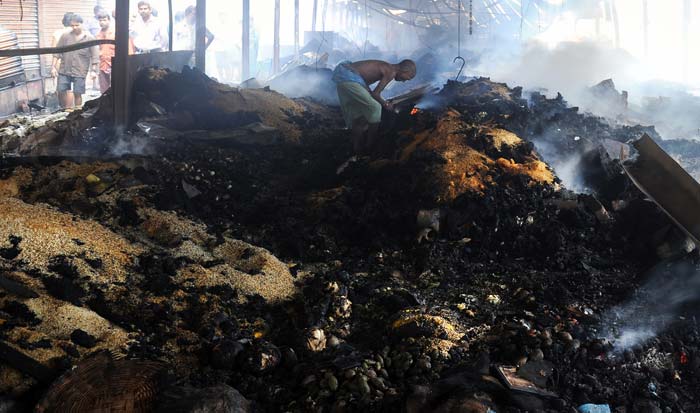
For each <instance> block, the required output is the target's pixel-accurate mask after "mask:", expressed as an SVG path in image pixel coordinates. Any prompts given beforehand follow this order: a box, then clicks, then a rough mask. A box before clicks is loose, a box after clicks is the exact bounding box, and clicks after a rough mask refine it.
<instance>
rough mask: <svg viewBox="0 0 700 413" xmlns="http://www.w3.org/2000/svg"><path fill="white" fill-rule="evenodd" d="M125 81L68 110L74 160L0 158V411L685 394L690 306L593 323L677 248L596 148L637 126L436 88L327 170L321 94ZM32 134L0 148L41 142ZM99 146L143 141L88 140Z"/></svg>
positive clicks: (353, 406)
mask: <svg viewBox="0 0 700 413" xmlns="http://www.w3.org/2000/svg"><path fill="white" fill-rule="evenodd" d="M135 95H136V96H138V99H140V100H141V104H140V105H139V106H137V107H138V108H139V109H137V112H136V113H135V114H134V122H135V127H134V129H133V130H131V131H129V133H127V134H122V135H119V136H117V135H116V134H114V133H112V132H110V131H109V128H108V126H107V124H105V123H104V122H106V121H107V120H106V119H105V118H104V117H100V116H95V115H96V114H97V113H100V110H99V109H100V107H99V104H98V106H95V107H93V108H92V109H88V110H86V111H85V112H76V113H77V114H76V115H74V116H77V117H81V118H82V117H83V116H84V117H85V118H86V119H88V120H89V125H90V126H89V127H87V129H86V128H82V126H81V128H80V129H79V130H78V132H79V133H78V135H80V133H83V134H84V133H86V131H89V130H90V128H97V129H98V130H99V133H94V134H93V135H91V136H99V138H95V139H94V140H93V142H95V143H96V145H95V146H91V148H94V149H95V150H94V151H85V152H84V153H83V157H82V158H80V159H75V158H66V157H62V156H57V155H59V154H60V150H61V149H62V148H65V146H64V145H68V146H70V147H75V146H74V145H73V143H74V142H75V141H73V143H71V144H69V143H68V142H66V141H65V140H60V139H58V140H50V141H42V142H44V143H43V144H42V145H44V144H45V145H44V147H45V146H47V145H48V146H51V147H53V149H52V151H53V154H54V156H51V157H36V156H32V157H27V156H15V157H8V158H3V165H2V168H1V169H0V257H1V258H0V292H1V294H0V350H2V351H0V377H2V379H1V380H0V389H2V391H3V393H4V394H6V395H7V398H5V399H3V400H2V401H0V403H3V404H2V406H3V408H4V407H5V405H7V406H17V405H21V406H24V407H25V408H31V407H32V406H38V407H37V409H38V411H60V410H62V409H65V408H70V407H73V408H79V409H82V410H83V411H84V410H86V409H89V408H93V409H97V408H102V409H104V408H106V407H114V406H116V405H118V404H119V403H124V401H125V400H126V401H128V403H131V404H130V406H133V409H132V410H129V411H152V410H155V411H172V406H178V407H181V410H178V411H204V410H206V411H253V409H258V411H299V412H302V411H334V412H341V411H357V410H359V409H364V410H368V411H409V412H423V411H479V412H487V411H499V412H500V411H504V412H517V411H523V412H524V411H538V410H539V411H552V412H561V411H571V410H572V409H576V408H584V409H585V408H586V407H583V406H585V405H586V404H596V405H608V406H609V407H612V408H615V409H618V410H617V411H662V409H666V410H669V411H694V410H697V408H698V406H700V400H699V399H698V395H697V392H696V389H697V387H698V385H699V384H700V381H699V380H698V379H699V374H700V335H699V332H698V329H697V325H696V324H695V322H694V319H693V318H692V317H691V316H686V317H684V318H682V319H681V320H680V321H679V322H677V323H676V324H674V325H673V327H672V328H671V329H670V330H668V331H666V332H662V333H661V334H659V335H658V336H657V337H654V338H652V339H651V340H649V341H646V342H640V343H638V344H637V345H634V346H630V347H626V348H620V346H619V343H617V342H616V341H615V340H616V338H618V337H619V335H617V336H616V335H615V334H614V333H612V334H608V333H607V330H608V329H607V327H609V326H611V325H612V326H613V327H614V326H615V321H614V320H615V316H612V317H610V314H611V313H610V312H609V310H610V309H613V308H615V307H616V306H618V305H620V304H621V303H623V302H625V301H626V300H628V299H629V298H630V297H631V295H632V294H631V292H632V291H634V290H635V289H636V288H637V287H638V285H639V284H641V283H642V280H643V276H644V274H645V271H646V269H648V268H649V266H650V265H651V264H653V263H656V262H657V261H658V258H657V257H659V256H663V257H665V258H678V257H684V256H685V255H686V254H687V252H688V244H687V242H686V243H684V242H685V241H687V239H686V238H685V236H684V234H683V233H682V232H680V231H679V230H678V229H676V228H675V226H674V225H673V224H672V223H671V222H670V220H669V219H668V218H666V217H665V215H664V214H663V212H661V211H660V210H659V209H658V208H657V207H656V206H655V205H654V204H652V203H650V202H648V201H646V200H645V197H644V196H643V194H641V193H640V192H639V191H638V190H636V188H635V187H634V186H633V185H631V184H630V183H629V182H628V181H627V180H626V178H625V177H624V175H622V177H620V174H619V172H620V171H621V167H620V163H619V161H618V160H615V159H612V158H611V157H609V156H608V155H606V153H605V152H604V151H600V150H599V148H598V146H596V144H598V143H602V142H603V138H606V139H610V140H614V141H618V142H619V141H627V140H628V139H629V138H630V137H638V136H636V135H637V134H638V132H641V131H645V132H649V133H650V134H651V135H652V137H653V136H654V134H653V129H651V128H641V127H633V128H632V127H621V126H616V125H614V124H610V123H608V122H605V121H604V120H603V119H600V118H594V117H590V116H587V115H584V114H581V113H578V111H577V110H575V109H574V108H570V107H568V106H567V105H566V102H565V101H564V100H563V98H562V97H558V98H555V99H548V98H546V97H544V96H541V95H532V96H530V98H529V100H526V99H524V98H523V96H522V91H521V90H520V89H510V88H508V87H507V86H506V85H504V84H498V83H494V82H491V81H489V80H488V79H475V80H472V81H469V82H467V83H457V82H449V83H448V84H447V85H446V86H445V87H444V88H443V89H442V91H441V92H440V93H439V94H438V95H436V96H434V97H432V98H430V99H427V100H426V101H424V102H423V103H421V104H420V105H419V109H418V110H417V111H413V113H412V114H411V113H401V114H398V115H395V116H394V117H392V118H390V117H389V116H388V115H387V120H390V122H389V123H388V124H387V126H386V127H385V128H383V134H382V136H381V139H380V141H379V142H378V144H377V146H376V147H375V149H374V156H373V157H371V158H368V159H365V158H363V159H360V160H358V161H356V162H354V163H350V165H349V166H348V167H347V168H345V169H344V170H342V171H341V172H340V173H338V166H339V165H341V164H342V163H343V161H344V160H346V159H347V158H348V157H349V156H350V155H351V144H350V137H349V132H347V131H343V130H341V129H340V128H339V126H340V122H341V119H342V117H341V116H340V113H339V112H338V110H337V108H332V107H326V106H322V105H320V104H318V103H314V102H311V101H308V100H305V99H295V100H291V99H287V98H285V97H283V96H281V95H279V94H277V93H274V92H270V91H266V90H262V89H260V90H238V89H232V88H229V87H227V86H222V85H219V84H217V83H215V82H213V81H211V80H210V79H208V78H206V77H205V76H203V75H201V74H197V73H196V72H187V71H185V72H184V73H183V74H176V73H170V72H167V71H160V70H156V69H149V70H147V71H145V72H143V73H142V76H141V77H140V80H139V81H138V82H137V86H136V90H135ZM103 99H108V97H103ZM91 110H92V111H93V112H90V111H91ZM91 114H92V116H90V115H91ZM71 119H73V120H71ZM62 122H64V123H63V124H62V125H64V126H76V125H82V124H81V123H79V122H78V123H75V122H76V121H75V120H74V118H70V117H69V119H67V120H64V121H62ZM57 123H58V122H57ZM139 124H140V125H139ZM254 124H258V126H251V125H254ZM153 125H157V127H155V126H153ZM64 126H61V128H62V127H64ZM49 128H54V130H55V128H58V127H57V126H53V127H52V126H49ZM40 129H41V128H40ZM40 129H37V131H35V132H34V133H33V134H30V135H29V136H28V137H26V138H22V139H20V140H19V141H17V140H16V139H15V138H12V139H15V140H14V141H15V142H16V143H17V144H18V145H15V146H14V147H15V148H18V147H24V148H25V151H29V153H31V151H32V150H38V151H40V152H38V153H42V152H41V150H40V149H37V148H39V146H37V145H33V144H32V145H30V144H28V142H30V141H31V140H32V139H35V141H36V137H37V136H39V135H41V134H43V133H44V132H40ZM202 130H205V131H204V132H203V131H202ZM261 135H264V136H266V137H272V139H267V138H266V139H261V138H260V136H261ZM64 136H65V135H64ZM83 136H84V135H83ZM576 137H578V139H576ZM2 139H3V144H4V143H5V142H6V137H5V136H3V138H2ZM124 139H127V140H130V141H132V142H133V141H138V142H139V145H130V146H128V147H130V148H135V147H140V148H144V150H143V151H141V152H139V153H131V154H125V155H122V156H108V155H105V154H109V153H110V151H108V150H105V146H109V145H112V144H114V142H117V141H118V140H124ZM538 140H546V141H547V142H550V143H552V145H554V146H555V147H556V148H557V151H558V152H560V153H564V154H570V153H578V152H579V151H580V153H581V154H584V155H585V154H590V156H588V155H587V156H588V157H584V158H586V159H587V162H586V163H584V164H582V165H586V168H587V170H586V176H587V179H588V182H589V185H590V187H591V188H602V189H604V190H601V191H591V192H589V193H587V194H580V193H574V192H572V191H569V190H567V189H566V188H565V187H563V186H562V184H561V182H560V181H559V179H558V178H557V176H556V174H555V172H554V171H553V169H552V168H550V167H549V166H548V164H547V163H545V159H543V158H541V156H540V155H541V153H540V152H539V151H538V150H537V149H538V148H537V147H536V146H535V144H533V142H537V141H538ZM579 142H583V143H585V145H584V144H579ZM13 145H14V144H13ZM40 146H41V145H40ZM4 147H5V148H7V146H4ZM591 151H594V152H591ZM149 153H151V154H157V155H148V154H149ZM35 154H36V153H35ZM594 155H595V156H594ZM691 249H692V248H691ZM690 265H691V266H696V265H697V263H696V262H694V261H692V260H691V264H690ZM661 273H662V274H664V273H663V271H661ZM664 276H670V275H669V274H666V275H664ZM641 300H642V301H640V302H641V303H643V302H644V301H643V300H644V297H642V298H641ZM683 314H684V315H687V312H685V310H684V312H683ZM611 319H612V321H610V320H611ZM611 330H615V328H612V329H611ZM75 365H77V366H78V367H77V368H75V369H74V370H70V369H71V367H72V366H75ZM96 371H100V372H103V373H104V374H103V376H102V380H100V381H95V380H91V378H92V377H93V375H94V374H95V372H96ZM125 378H128V379H125ZM51 383H53V385H51ZM90 383H94V386H90ZM83 387H85V388H86V390H85V391H81V390H80V389H82V388H83ZM88 388H89V389H88ZM76 406H77V407H76ZM214 406H216V409H219V410H215V407H214ZM588 408H590V407H588ZM212 409H214V410H212ZM589 411H590V410H589Z"/></svg>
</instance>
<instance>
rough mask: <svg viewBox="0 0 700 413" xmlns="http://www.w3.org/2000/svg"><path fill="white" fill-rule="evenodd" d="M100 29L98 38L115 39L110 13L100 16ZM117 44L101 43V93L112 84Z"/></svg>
mask: <svg viewBox="0 0 700 413" xmlns="http://www.w3.org/2000/svg"><path fill="white" fill-rule="evenodd" d="M98 20H99V22H100V31H99V32H98V33H97V36H96V38H97V39H109V40H114V28H113V27H112V19H111V18H110V17H109V14H107V13H105V12H103V13H102V14H100V15H99V16H98ZM114 51H115V46H114V45H113V44H101V45H100V74H99V76H98V78H99V80H100V93H105V92H106V91H107V89H109V87H110V86H111V85H112V58H113V57H114Z"/></svg>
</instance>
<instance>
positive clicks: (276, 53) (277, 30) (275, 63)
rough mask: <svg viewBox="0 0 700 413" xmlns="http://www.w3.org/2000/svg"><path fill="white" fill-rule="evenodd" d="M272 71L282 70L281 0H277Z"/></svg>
mask: <svg viewBox="0 0 700 413" xmlns="http://www.w3.org/2000/svg"><path fill="white" fill-rule="evenodd" d="M274 36H275V37H274V45H273V56H272V72H273V73H279V71H280V0H275V34H274Z"/></svg>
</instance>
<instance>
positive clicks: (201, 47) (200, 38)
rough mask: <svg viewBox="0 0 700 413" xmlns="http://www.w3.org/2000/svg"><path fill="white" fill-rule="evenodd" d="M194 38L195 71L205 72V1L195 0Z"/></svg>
mask: <svg viewBox="0 0 700 413" xmlns="http://www.w3.org/2000/svg"><path fill="white" fill-rule="evenodd" d="M196 11H197V13H196V19H197V25H196V26H195V27H196V30H197V31H196V37H195V44H194V50H195V52H194V60H195V66H196V67H197V69H199V70H201V71H202V73H204V72H206V62H207V50H206V48H207V40H206V37H207V0H197V8H196Z"/></svg>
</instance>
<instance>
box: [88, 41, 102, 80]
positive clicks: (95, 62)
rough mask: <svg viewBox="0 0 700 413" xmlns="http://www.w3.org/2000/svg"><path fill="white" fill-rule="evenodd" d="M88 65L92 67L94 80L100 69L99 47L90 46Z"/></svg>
mask: <svg viewBox="0 0 700 413" xmlns="http://www.w3.org/2000/svg"><path fill="white" fill-rule="evenodd" d="M90 63H91V67H92V77H93V78H95V76H97V72H98V71H99V68H100V66H99V65H100V47H99V46H92V47H91V48H90Z"/></svg>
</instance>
